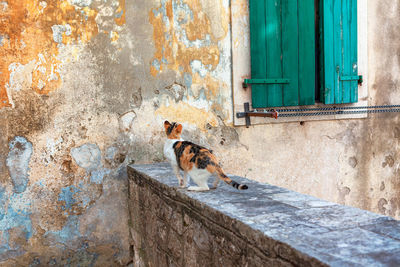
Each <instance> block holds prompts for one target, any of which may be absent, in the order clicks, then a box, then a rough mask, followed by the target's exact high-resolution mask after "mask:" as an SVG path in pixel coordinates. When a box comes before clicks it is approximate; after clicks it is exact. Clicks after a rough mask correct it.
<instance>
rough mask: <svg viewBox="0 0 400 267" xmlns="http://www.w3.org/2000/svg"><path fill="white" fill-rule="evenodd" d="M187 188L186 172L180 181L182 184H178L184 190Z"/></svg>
mask: <svg viewBox="0 0 400 267" xmlns="http://www.w3.org/2000/svg"><path fill="white" fill-rule="evenodd" d="M186 186H187V172H186V171H185V172H184V173H183V180H182V184H180V187H182V188H185V187H186Z"/></svg>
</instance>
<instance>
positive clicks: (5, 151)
mask: <svg viewBox="0 0 400 267" xmlns="http://www.w3.org/2000/svg"><path fill="white" fill-rule="evenodd" d="M231 3H232V5H233V4H238V3H240V1H228V0H218V1H211V0H163V1H158V0H151V1H127V2H125V1H124V0H119V1H117V0H112V1H102V0H86V1H84V0H62V1H59V0H57V1H56V0H48V1H29V3H26V2H24V1H20V2H18V3H16V1H7V0H2V1H0V15H1V16H2V17H3V18H5V20H2V22H0V40H1V44H0V54H1V57H2V59H3V61H2V64H0V72H1V73H0V101H1V104H0V106H1V109H0V118H1V119H0V131H1V135H0V170H1V171H0V202H1V205H0V255H1V256H0V263H8V264H10V265H12V263H14V260H17V261H20V262H33V261H34V260H35V257H38V255H42V257H43V258H41V262H42V263H43V262H47V263H48V262H50V261H51V260H52V257H54V259H57V260H58V262H61V263H62V258H63V257H64V260H65V261H66V260H67V259H70V261H71V260H74V259H76V257H83V256H82V255H85V257H86V259H87V260H88V261H91V262H97V263H99V262H102V261H106V258H110V259H111V261H112V262H120V263H124V262H125V261H128V259H129V257H128V254H129V244H128V239H129V236H127V235H126V233H127V226H126V225H125V224H124V222H126V221H127V220H128V216H127V210H126V179H125V176H124V170H125V165H126V164H128V163H132V162H137V163H143V162H159V161H163V160H164V158H163V155H162V145H163V141H164V140H165V137H164V134H163V132H162V122H163V121H164V120H165V119H168V120H174V121H179V122H182V123H183V125H184V137H185V138H186V139H188V140H192V141H195V142H198V143H200V144H202V145H206V146H208V147H212V148H213V149H214V150H215V151H216V153H217V154H218V155H219V157H220V158H221V160H222V161H223V163H224V168H225V170H226V172H228V173H232V174H233V173H234V174H238V175H242V176H246V177H248V178H251V179H255V180H258V181H262V182H268V183H272V184H276V185H280V186H284V187H288V188H290V189H293V190H296V191H299V192H302V193H307V194H312V195H315V196H317V197H321V198H323V199H327V200H332V201H336V202H339V203H344V204H348V205H353V206H357V207H360V208H365V209H369V210H372V211H376V212H380V213H383V214H387V215H390V216H394V217H396V218H399V216H400V198H399V197H398V196H399V193H400V192H399V191H400V182H399V181H400V180H399V179H400V178H399V172H398V165H399V164H398V158H399V154H398V152H397V146H398V143H399V140H400V126H398V125H397V121H398V116H397V115H396V114H388V115H372V116H370V117H369V118H367V119H354V120H330V121H329V120H328V121H314V122H305V123H304V124H303V125H300V123H298V122H293V123H279V124H273V125H271V124H269V125H256V126H252V127H250V128H248V129H247V128H245V127H234V126H233V115H234V112H233V102H232V79H233V78H234V77H233V76H232V55H231V48H232V46H231V41H232V38H231V36H232V35H231V24H230V21H231V14H230V13H229V10H230V9H229V7H230V4H231ZM399 8H400V3H399V1H388V0H387V1H369V2H368V47H369V48H368V57H369V62H370V63H369V66H368V71H369V76H368V83H369V86H368V94H369V95H368V100H369V102H370V104H391V103H392V104H398V103H400V99H399V98H400V93H399V92H398V90H397V87H398V83H399V79H398V70H399V61H398V59H399V58H398V56H397V54H398V53H400V51H399V49H398V47H399V41H400V36H398V35H399V34H398V30H397V25H398V23H399V15H398V14H399ZM3 21H5V23H3ZM16 22H18V23H16ZM14 24H15V25H18V27H17V26H16V27H9V25H14ZM66 248H68V249H71V251H80V253H81V254H77V253H72V252H71V253H70V254H68V253H66V252H65V251H66V250H65V249H66ZM44 252H46V253H44ZM43 255H45V256H43ZM46 257H47V258H46ZM74 257H75V258H74Z"/></svg>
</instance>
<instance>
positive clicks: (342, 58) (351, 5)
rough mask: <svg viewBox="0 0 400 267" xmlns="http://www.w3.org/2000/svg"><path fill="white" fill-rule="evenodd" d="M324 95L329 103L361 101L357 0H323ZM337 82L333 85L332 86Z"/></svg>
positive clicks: (322, 71)
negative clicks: (359, 90) (359, 95)
mask: <svg viewBox="0 0 400 267" xmlns="http://www.w3.org/2000/svg"><path fill="white" fill-rule="evenodd" d="M321 4H322V5H321V8H322V9H321V10H322V14H323V15H322V16H323V19H322V27H323V29H322V35H323V36H322V49H323V53H322V54H323V57H324V59H323V60H322V66H321V98H322V101H323V102H324V103H325V104H342V103H353V102H357V99H358V80H357V79H353V78H352V77H357V76H358V70H357V0H321ZM332 86H333V87H332Z"/></svg>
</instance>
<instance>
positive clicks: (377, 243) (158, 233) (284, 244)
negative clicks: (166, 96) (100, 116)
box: [128, 163, 400, 266]
mask: <svg viewBox="0 0 400 267" xmlns="http://www.w3.org/2000/svg"><path fill="white" fill-rule="evenodd" d="M128 174H129V179H130V188H129V192H130V212H131V234H132V237H133V246H134V250H135V257H134V262H135V263H136V264H137V265H138V266H140V265H148V264H150V265H151V264H153V265H154V264H155V265H156V266H157V265H160V264H161V265H165V264H167V265H171V264H174V265H177V266H192V265H200V266H202V265H203V266H206V265H207V266H221V264H222V263H224V265H225V266H228V265H235V266H236V265H237V266H240V265H244V264H246V263H247V264H248V265H249V266H257V265H259V264H264V265H265V264H266V263H267V264H268V265H274V266H275V265H283V266H290V265H300V266H325V265H329V266H341V265H344V266H399V265H400V222H399V221H396V220H394V219H391V218H389V217H385V216H382V215H378V214H374V213H371V212H368V211H364V210H360V209H356V208H352V207H347V206H342V205H338V204H334V203H330V202H327V201H323V200H320V199H317V198H314V197H311V196H308V195H303V194H299V193H296V192H293V191H290V190H287V189H284V188H280V187H276V186H272V185H268V184H262V183H258V182H255V181H250V180H248V179H245V178H242V177H237V176H230V177H232V178H233V179H234V180H236V181H238V182H240V183H245V184H247V185H248V186H249V189H248V190H245V191H237V190H235V189H234V188H232V187H230V186H227V185H226V184H223V183H221V184H220V186H219V187H218V188H217V189H216V190H211V191H207V192H190V191H187V190H185V189H180V188H177V185H178V181H177V179H176V178H175V175H174V174H173V171H172V169H171V168H170V166H169V164H167V163H161V164H149V165H133V166H128ZM211 180H212V179H210V182H212V181H211ZM233 259H234V260H233ZM227 264H228V265H227Z"/></svg>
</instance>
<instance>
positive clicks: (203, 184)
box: [188, 171, 210, 191]
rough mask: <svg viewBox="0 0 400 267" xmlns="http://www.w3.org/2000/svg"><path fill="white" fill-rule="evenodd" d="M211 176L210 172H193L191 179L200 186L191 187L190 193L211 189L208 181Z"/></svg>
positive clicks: (189, 188)
mask: <svg viewBox="0 0 400 267" xmlns="http://www.w3.org/2000/svg"><path fill="white" fill-rule="evenodd" d="M209 176H210V174H209V173H208V172H199V171H197V172H191V173H190V177H192V180H193V181H194V182H195V183H196V184H197V185H198V186H189V187H188V190H189V191H208V190H210V188H209V187H208V184H207V180H208V177H209Z"/></svg>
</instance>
